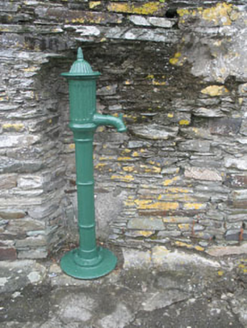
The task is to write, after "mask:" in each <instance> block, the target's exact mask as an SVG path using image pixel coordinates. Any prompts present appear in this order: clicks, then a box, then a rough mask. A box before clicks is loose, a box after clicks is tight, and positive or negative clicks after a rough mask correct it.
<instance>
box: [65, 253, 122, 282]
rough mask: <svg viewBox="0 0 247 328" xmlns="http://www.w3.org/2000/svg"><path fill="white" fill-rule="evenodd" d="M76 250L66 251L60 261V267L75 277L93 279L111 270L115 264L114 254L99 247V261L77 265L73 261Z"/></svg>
mask: <svg viewBox="0 0 247 328" xmlns="http://www.w3.org/2000/svg"><path fill="white" fill-rule="evenodd" d="M76 252H77V250H76V249H73V250H72V251H70V252H68V253H66V254H65V255H64V256H63V257H62V259H61V261H60V266H61V269H62V270H63V271H64V272H65V273H66V274H68V275H69V276H72V277H74V278H77V279H95V278H99V277H102V276H104V275H106V274H108V273H109V272H111V271H112V270H114V269H115V266H116V264H117V258H116V256H115V255H114V254H113V253H112V252H111V251H109V250H108V249H106V248H101V247H100V248H99V250H98V252H99V258H100V261H99V263H97V264H95V265H93V266H92V265H83V266H82V265H79V264H78V263H76V262H75V254H76Z"/></svg>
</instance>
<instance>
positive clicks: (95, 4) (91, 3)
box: [89, 1, 101, 9]
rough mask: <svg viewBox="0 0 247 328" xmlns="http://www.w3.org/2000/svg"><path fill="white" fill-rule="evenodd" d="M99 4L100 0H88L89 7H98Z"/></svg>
mask: <svg viewBox="0 0 247 328" xmlns="http://www.w3.org/2000/svg"><path fill="white" fill-rule="evenodd" d="M100 5H101V1H90V2H89V8H90V9H94V8H95V7H98V6H100Z"/></svg>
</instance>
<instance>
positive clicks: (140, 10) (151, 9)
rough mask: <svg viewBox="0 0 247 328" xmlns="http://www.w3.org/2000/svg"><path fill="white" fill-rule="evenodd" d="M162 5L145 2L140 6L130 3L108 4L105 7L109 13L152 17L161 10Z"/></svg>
mask: <svg viewBox="0 0 247 328" xmlns="http://www.w3.org/2000/svg"><path fill="white" fill-rule="evenodd" d="M163 6H164V5H163V4H162V3H159V2H147V3H144V4H140V5H135V4H130V3H110V4H109V5H108V6H107V9H108V10H109V11H114V12H118V13H128V14H138V15H154V14H155V13H157V12H158V11H159V9H161V8H163Z"/></svg>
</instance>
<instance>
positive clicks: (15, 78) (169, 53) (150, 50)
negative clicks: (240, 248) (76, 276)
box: [0, 0, 247, 259]
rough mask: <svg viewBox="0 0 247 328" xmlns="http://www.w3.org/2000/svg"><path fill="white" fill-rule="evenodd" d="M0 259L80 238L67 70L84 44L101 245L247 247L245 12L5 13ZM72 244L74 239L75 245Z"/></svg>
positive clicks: (30, 4) (34, 254) (125, 4)
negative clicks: (96, 120)
mask: <svg viewBox="0 0 247 328" xmlns="http://www.w3.org/2000/svg"><path fill="white" fill-rule="evenodd" d="M0 10H1V13H0V22H1V24H0V38H1V44H2V47H1V51H0V62H1V68H0V69H1V75H0V79H1V84H0V117H1V122H0V157H1V161H0V174H1V175H0V177H1V179H0V190H1V191H0V218H1V220H0V235H1V237H0V238H1V244H0V258H1V259H15V258H17V257H18V258H43V257H46V256H47V254H48V253H49V251H51V250H54V249H56V248H55V246H56V247H57V246H59V245H61V244H62V243H63V242H64V241H66V240H67V241H68V240H69V239H70V240H73V241H74V240H76V239H77V232H76V208H77V205H76V187H75V161H74V143H73V137H72V133H71V132H70V130H69V129H68V127H67V125H68V113H69V109H68V87H67V84H66V82H65V81H64V80H63V78H61V77H60V73H62V72H66V71H68V70H69V68H70V66H71V64H72V62H73V61H74V60H75V57H76V49H77V47H78V46H81V47H82V48H83V50H84V57H85V58H86V60H88V61H89V62H90V64H91V65H92V67H93V68H94V70H98V71H100V72H101V73H102V76H101V77H100V79H99V81H98V91H97V99H98V110H99V111H100V112H102V113H106V114H109V113H110V114H112V115H117V114H118V113H123V114H124V119H125V122H126V125H127V127H128V132H127V133H124V134H120V133H117V132H116V131H114V130H113V129H111V128H108V127H107V128H105V127H103V128H100V129H98V133H97V134H96V135H95V180H96V188H95V189H96V190H95V194H96V216H97V224H98V228H99V229H98V236H99V237H100V238H103V239H104V238H107V239H110V240H112V241H113V242H114V243H116V244H121V245H124V246H129V245H136V246H138V247H144V246H145V247H151V246H152V245H155V244H157V243H159V244H164V243H165V244H166V246H174V247H185V248H188V249H195V250H197V251H206V252H209V253H210V254H213V252H212V249H215V247H217V246H224V245H232V244H236V245H238V244H240V243H242V242H244V240H246V238H247V233H246V230H245V224H246V221H247V219H246V214H247V173H246V171H247V156H246V150H247V57H246V51H247V43H246V40H247V6H246V5H245V1H237V0H236V1H225V2H219V1H206V2H205V1H199V0H198V1H196V2H195V1H191V0H183V1H179V0H173V1H168V0H167V1H164V0H160V1H151V2H148V1H141V0H139V1H137V0H136V1H86V0H84V1H83V0H67V1H63V0H57V1H45V0H43V1H36V0H26V1H18V0H16V1H14V0H12V1H4V2H3V1H2V2H1V3H0ZM68 232H70V233H69V235H70V236H69V235H68Z"/></svg>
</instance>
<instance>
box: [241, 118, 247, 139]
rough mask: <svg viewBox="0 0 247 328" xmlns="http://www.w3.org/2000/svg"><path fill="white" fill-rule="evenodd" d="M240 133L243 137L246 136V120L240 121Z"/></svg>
mask: <svg viewBox="0 0 247 328" xmlns="http://www.w3.org/2000/svg"><path fill="white" fill-rule="evenodd" d="M240 133H241V134H243V135H244V136H247V120H246V119H245V120H243V121H242V125H241V129H240Z"/></svg>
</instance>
